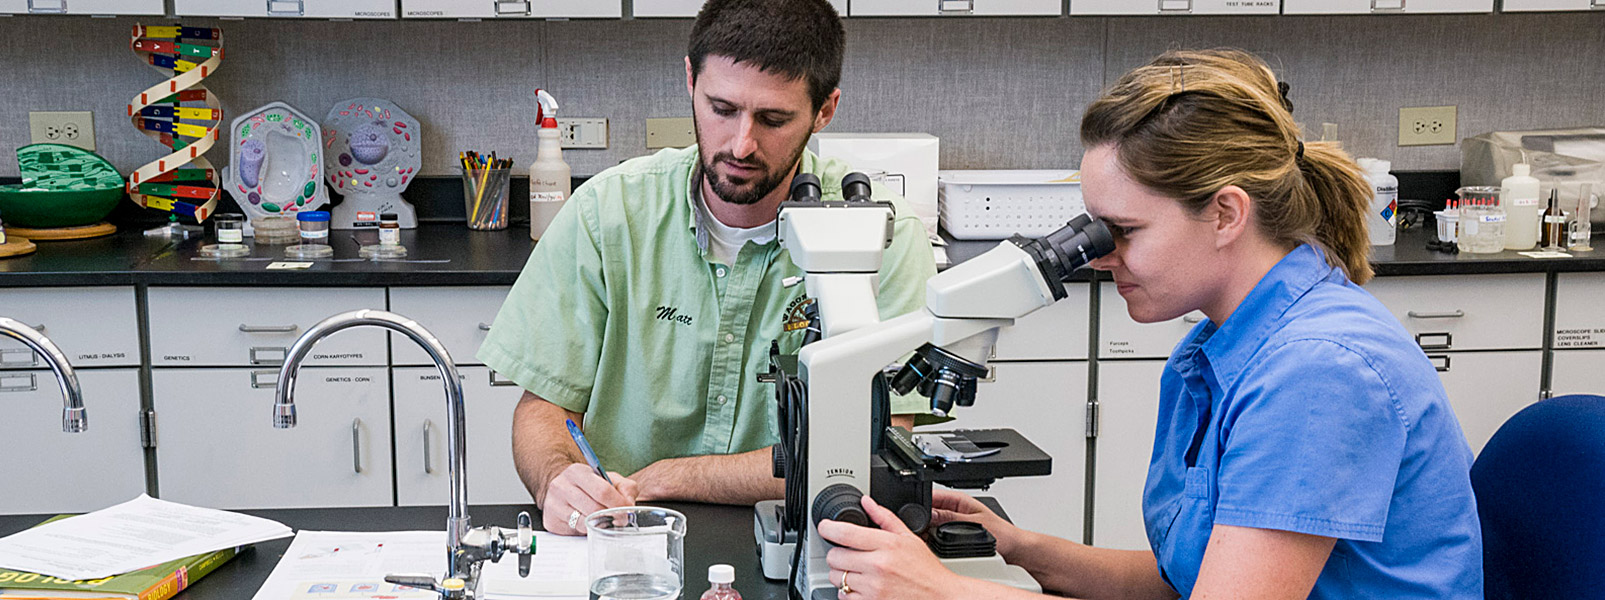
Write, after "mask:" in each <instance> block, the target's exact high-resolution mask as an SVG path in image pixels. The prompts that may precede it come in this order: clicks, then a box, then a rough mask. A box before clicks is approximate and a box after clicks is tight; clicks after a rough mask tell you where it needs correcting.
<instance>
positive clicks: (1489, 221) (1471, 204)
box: [1455, 185, 1505, 254]
mask: <svg viewBox="0 0 1605 600" xmlns="http://www.w3.org/2000/svg"><path fill="white" fill-rule="evenodd" d="M1455 194H1456V195H1458V196H1460V233H1459V235H1458V236H1456V239H1455V245H1457V246H1459V247H1460V251H1461V252H1471V253H1475V254H1493V253H1496V252H1501V251H1503V250H1504V249H1505V210H1504V209H1503V208H1501V207H1500V206H1499V188H1498V187H1497V186H1488V185H1474V186H1467V187H1463V188H1460V189H1458V190H1455Z"/></svg>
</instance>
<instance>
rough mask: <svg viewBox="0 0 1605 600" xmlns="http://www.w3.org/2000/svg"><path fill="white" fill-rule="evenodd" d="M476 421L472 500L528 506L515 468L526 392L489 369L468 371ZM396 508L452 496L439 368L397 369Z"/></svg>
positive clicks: (471, 434) (471, 419)
mask: <svg viewBox="0 0 1605 600" xmlns="http://www.w3.org/2000/svg"><path fill="white" fill-rule="evenodd" d="M459 371H460V373H459V374H460V375H461V376H462V384H463V399H464V400H463V402H464V403H465V404H466V407H465V411H464V412H465V413H466V414H467V419H468V438H467V441H468V502H469V503H471V504H528V503H529V502H530V495H529V492H528V491H526V490H525V489H524V483H523V482H522V481H521V480H519V478H518V470H517V469H515V468H514V467H513V444H512V422H513V408H514V407H516V406H517V405H518V399H519V397H520V396H522V395H523V394H524V390H523V389H521V388H519V387H518V385H516V384H514V383H513V382H511V381H508V380H506V379H502V378H500V377H496V376H495V375H494V374H493V373H491V370H490V369H488V368H485V367H468V368H464V369H460V370H459ZM391 376H392V378H393V379H392V385H393V386H394V388H393V389H394V390H395V399H396V402H395V413H396V504H397V505H398V506H443V505H445V504H446V501H447V499H448V498H449V494H448V492H449V490H450V489H451V488H450V486H449V485H448V484H449V483H450V479H449V478H448V476H447V475H448V469H447V466H446V465H447V464H448V461H447V454H446V450H447V445H446V427H447V426H448V421H447V420H446V393H445V389H444V386H442V385H441V382H440V375H439V374H438V373H436V372H435V369H434V368H433V367H410V368H404V369H395V370H393V371H392V374H391Z"/></svg>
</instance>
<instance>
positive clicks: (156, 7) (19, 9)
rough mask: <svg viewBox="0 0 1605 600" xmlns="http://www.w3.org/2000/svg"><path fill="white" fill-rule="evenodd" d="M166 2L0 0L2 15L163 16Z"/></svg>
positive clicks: (128, 0)
mask: <svg viewBox="0 0 1605 600" xmlns="http://www.w3.org/2000/svg"><path fill="white" fill-rule="evenodd" d="M163 1H164V0H0V15H162V14H166V13H167V7H166V5H165V4H164V3H163Z"/></svg>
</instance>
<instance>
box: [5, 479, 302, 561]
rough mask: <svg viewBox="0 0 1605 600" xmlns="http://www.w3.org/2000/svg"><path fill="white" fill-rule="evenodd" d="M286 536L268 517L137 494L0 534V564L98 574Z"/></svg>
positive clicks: (288, 530) (278, 524)
mask: <svg viewBox="0 0 1605 600" xmlns="http://www.w3.org/2000/svg"><path fill="white" fill-rule="evenodd" d="M291 534H292V532H291V531H290V528H289V527H285V526H284V525H283V524H281V523H278V522H276V521H271V520H268V519H263V518H260V517H253V516H250V515H243V514H239V513H233V512H228V511H222V510H216V509H211V508H201V507H196V506H187V505H183V504H178V503H175V502H167V501H164V500H157V499H155V498H151V497H150V496H146V495H144V494H140V495H139V497H138V498H135V499H133V500H130V501H128V502H124V503H122V504H118V505H116V506H113V507H110V508H105V509H101V510H97V511H95V512H92V513H89V514H85V515H80V516H76V517H73V518H70V519H62V520H60V521H55V522H52V523H48V524H45V525H40V526H38V527H34V528H32V529H27V530H24V531H20V532H18V533H16V534H13V535H10V536H7V537H5V538H0V567H6V568H10V569H16V570H19V571H31V572H34V573H42V574H45V575H50V576H52V577H57V578H60V579H67V580H78V579H99V578H101V577H110V576H112V575H117V574H119V573H127V572H129V571H133V570H136V569H142V568H145V567H148V566H151V565H155V564H159V563H164V562H167V561H170V560H177V559H180V558H183V557H186V556H193V555H196V554H202V553H206V552H212V551H214V550H222V549H224V548H232V547H235V546H243V545H246V544H254V543H256V542H262V541H267V540H273V539H279V538H284V537H289V536H290V535H291Z"/></svg>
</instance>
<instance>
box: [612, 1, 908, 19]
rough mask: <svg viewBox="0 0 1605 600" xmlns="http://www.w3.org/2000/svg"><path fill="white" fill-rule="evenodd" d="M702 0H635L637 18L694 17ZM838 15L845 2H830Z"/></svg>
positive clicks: (841, 11)
mask: <svg viewBox="0 0 1605 600" xmlns="http://www.w3.org/2000/svg"><path fill="white" fill-rule="evenodd" d="M933 1H934V0H933ZM702 4H703V0H635V9H634V12H633V13H632V14H634V15H635V16H637V17H695V16H697V11H699V10H702ZM830 5H831V6H834V7H836V12H837V13H838V14H842V15H846V14H847V0H830Z"/></svg>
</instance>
